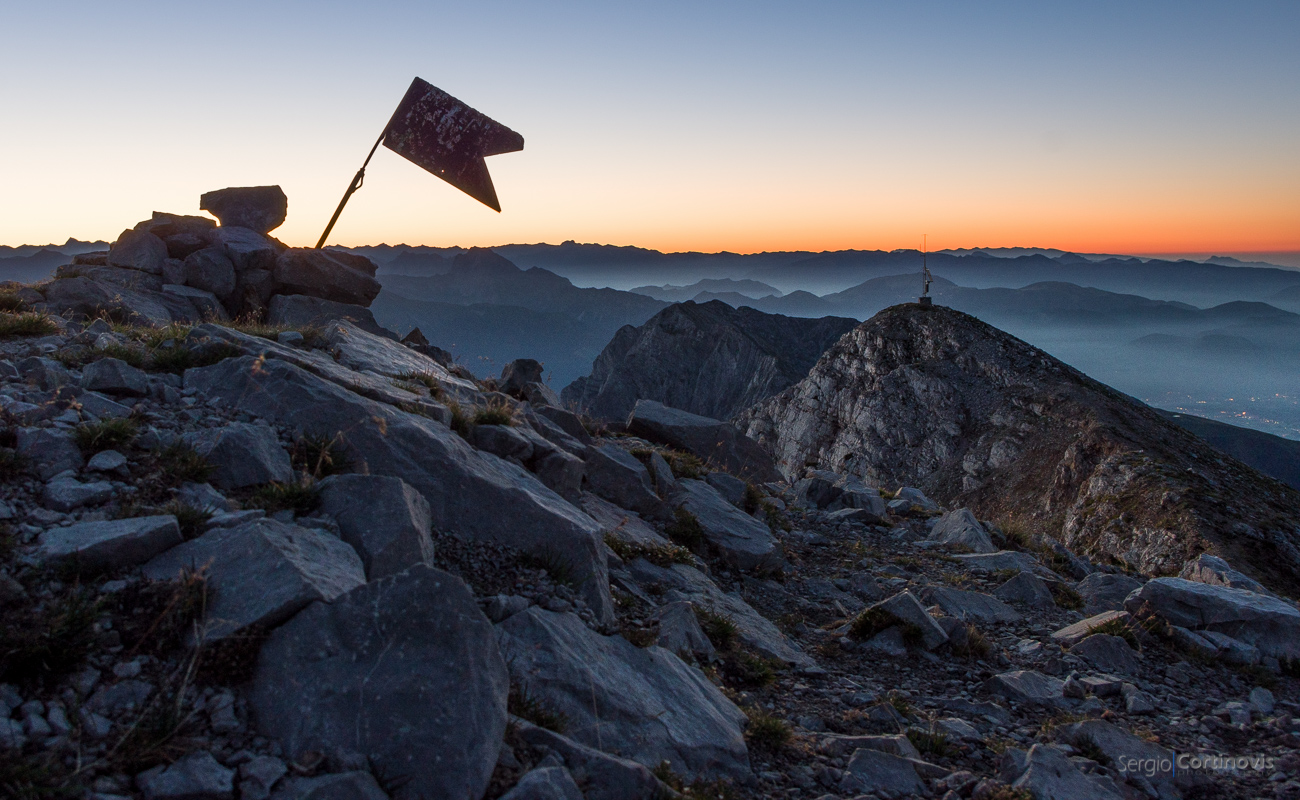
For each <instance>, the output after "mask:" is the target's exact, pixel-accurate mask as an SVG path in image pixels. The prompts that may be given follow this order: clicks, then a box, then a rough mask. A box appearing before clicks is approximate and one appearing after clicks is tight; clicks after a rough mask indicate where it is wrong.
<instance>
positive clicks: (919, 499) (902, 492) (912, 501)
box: [894, 486, 939, 511]
mask: <svg viewBox="0 0 1300 800" xmlns="http://www.w3.org/2000/svg"><path fill="white" fill-rule="evenodd" d="M894 499H895V500H902V501H904V502H905V503H907V504H908V505H909V506H919V507H920V508H922V509H923V510H925V511H938V510H939V504H938V503H936V502H934V501H933V500H931V499H930V498H928V497H926V496H925V492H923V491H921V490H920V489H917V488H916V487H914V486H904V487H902V488H901V489H899V490H898V494H896V495H894Z"/></svg>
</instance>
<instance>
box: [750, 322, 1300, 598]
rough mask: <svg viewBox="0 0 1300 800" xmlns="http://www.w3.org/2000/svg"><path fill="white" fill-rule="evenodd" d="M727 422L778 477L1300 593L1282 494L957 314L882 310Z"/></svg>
mask: <svg viewBox="0 0 1300 800" xmlns="http://www.w3.org/2000/svg"><path fill="white" fill-rule="evenodd" d="M741 419H742V424H743V425H744V426H745V427H746V430H747V433H748V434H749V435H750V436H751V437H753V438H756V439H758V440H759V441H761V442H763V443H764V444H765V445H766V446H768V447H769V448H770V449H771V450H772V451H773V452H774V453H775V455H776V459H777V463H778V467H779V468H780V469H781V470H782V472H783V473H784V474H786V475H787V476H789V477H792V478H797V477H799V476H800V475H802V474H803V471H804V470H805V469H806V468H807V467H809V466H815V467H818V468H822V469H830V470H834V471H837V472H844V473H848V474H853V475H857V476H859V477H861V478H862V479H863V480H865V481H866V482H867V483H869V484H874V485H886V486H889V485H914V486H917V487H919V488H921V489H923V490H924V491H925V492H926V493H927V494H928V495H929V496H931V497H934V498H936V499H939V500H941V501H942V502H944V503H949V504H953V505H958V506H970V507H971V508H973V509H974V510H975V511H976V512H977V513H978V514H980V515H982V516H983V517H986V518H989V519H994V520H998V521H999V522H1000V523H1001V524H1002V525H1003V527H1004V530H1008V529H1015V530H1020V529H1022V528H1023V529H1028V530H1031V531H1052V532H1056V531H1059V532H1060V533H1059V538H1060V539H1061V541H1062V542H1063V543H1064V544H1065V545H1067V546H1068V547H1070V548H1072V549H1073V550H1075V551H1076V552H1079V553H1086V554H1088V555H1089V556H1090V557H1092V558H1094V559H1096V560H1099V561H1101V562H1103V563H1111V564H1117V565H1122V566H1125V567H1127V568H1132V569H1137V570H1140V571H1142V572H1146V573H1152V574H1176V573H1177V572H1178V571H1179V569H1181V567H1182V565H1183V563H1185V562H1186V561H1188V560H1190V559H1192V558H1195V557H1196V556H1198V555H1200V554H1201V553H1211V554H1215V555H1219V556H1222V557H1224V558H1226V559H1228V560H1229V561H1230V562H1232V563H1233V564H1235V565H1237V566H1238V567H1240V568H1242V569H1244V570H1246V571H1247V572H1249V573H1250V574H1252V575H1253V576H1255V577H1256V578H1257V579H1258V580H1260V581H1261V582H1263V583H1265V584H1266V585H1269V586H1271V587H1273V588H1275V589H1282V590H1285V591H1287V592H1289V593H1294V592H1295V591H1296V590H1297V589H1298V588H1300V578H1298V577H1297V576H1298V575H1300V493H1297V492H1296V491H1295V490H1294V489H1291V488H1290V487H1287V486H1285V485H1283V484H1281V483H1279V482H1278V481H1276V480H1273V479H1271V478H1267V477H1265V476H1264V475H1262V474H1260V473H1259V472H1257V471H1255V470H1253V469H1251V468H1249V467H1247V466H1245V465H1244V464H1242V463H1240V462H1238V461H1236V460H1235V459H1232V458H1230V457H1228V456H1226V455H1224V454H1223V453H1221V452H1219V451H1217V450H1215V449H1214V448H1213V447H1210V446H1209V445H1208V444H1206V443H1205V442H1204V441H1202V440H1201V439H1198V438H1197V437H1196V436H1194V435H1192V434H1191V433H1189V432H1187V431H1186V430H1184V429H1182V428H1180V427H1178V426H1176V425H1174V424H1172V423H1170V422H1168V421H1166V420H1165V419H1164V418H1162V417H1161V416H1160V415H1159V414H1158V413H1156V412H1155V411H1154V410H1152V409H1151V408H1149V407H1148V406H1146V405H1145V404H1143V403H1140V402H1138V401H1136V400H1134V399H1133V398H1130V397H1127V396H1125V395H1123V394H1120V393H1119V392H1116V391H1115V390H1113V389H1111V388H1110V387H1108V386H1105V385H1103V384H1100V383H1098V382H1096V381H1094V380H1091V379H1090V378H1088V377H1087V376H1085V375H1083V374H1081V373H1079V372H1078V371H1077V370H1074V369H1072V368H1071V367H1069V366H1067V365H1066V364H1063V363H1061V362H1060V361H1058V360H1056V359H1054V358H1052V357H1051V356H1049V355H1048V354H1047V353H1044V352H1043V351H1041V350H1039V349H1037V348H1034V347H1032V346H1030V345H1028V344H1026V343H1024V342H1022V341H1020V340H1019V339H1016V338H1015V337H1013V336H1010V335H1008V334H1006V333H1004V332H1002V331H999V330H997V329H996V328H993V327H991V326H989V325H987V324H985V323H983V322H980V321H979V320H977V319H975V318H974V317H971V316H968V315H966V314H963V313H961V312H957V311H953V310H951V309H946V308H942V307H937V306H936V307H932V308H926V307H922V306H919V305H903V306H895V307H893V308H890V309H888V310H886V311H883V312H881V313H879V314H877V315H876V316H875V317H873V318H871V319H870V320H868V321H866V322H864V323H862V324H861V325H860V326H858V327H857V328H855V329H854V330H853V331H852V332H851V333H849V334H848V335H846V336H845V337H844V338H842V339H841V340H840V341H839V342H837V343H836V344H835V345H834V346H833V347H831V348H830V349H829V350H827V351H826V353H825V354H824V355H823V356H822V357H821V359H820V360H819V361H818V362H817V364H816V366H814V367H813V368H812V370H811V371H810V372H809V374H808V376H807V377H806V378H804V379H803V380H802V381H801V382H800V383H798V384H796V385H794V386H792V387H790V388H788V389H786V390H785V391H784V392H782V393H781V394H780V395H778V396H776V397H773V398H771V399H769V400H767V401H766V402H764V403H761V404H759V405H758V406H756V407H754V408H751V409H749V410H747V411H746V412H744V414H742V415H741Z"/></svg>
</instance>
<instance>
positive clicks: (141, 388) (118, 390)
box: [81, 358, 149, 397]
mask: <svg viewBox="0 0 1300 800" xmlns="http://www.w3.org/2000/svg"><path fill="white" fill-rule="evenodd" d="M81 387H82V388H83V389H87V390H89V391H92V392H104V393H105V394H112V395H118V396H126V397H144V396H145V395H147V394H149V376H148V375H147V374H145V372H144V370H140V369H136V368H135V367H133V366H131V365H130V364H128V363H126V362H125V361H122V360H120V359H116V358H101V359H100V360H98V361H92V362H91V363H89V364H87V365H86V366H85V368H84V369H82V371H81Z"/></svg>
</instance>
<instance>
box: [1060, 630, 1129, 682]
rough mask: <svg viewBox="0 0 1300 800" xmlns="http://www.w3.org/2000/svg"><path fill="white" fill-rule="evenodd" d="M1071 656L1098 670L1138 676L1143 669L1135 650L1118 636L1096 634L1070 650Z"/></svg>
mask: <svg viewBox="0 0 1300 800" xmlns="http://www.w3.org/2000/svg"><path fill="white" fill-rule="evenodd" d="M1070 653H1071V655H1076V656H1079V657H1080V658H1083V659H1084V660H1086V661H1088V663H1090V664H1092V665H1093V666H1095V667H1096V668H1097V669H1101V670H1105V671H1106V672H1118V673H1120V674H1122V675H1136V674H1137V673H1138V671H1139V669H1140V668H1141V665H1139V664H1138V660H1137V656H1136V655H1135V654H1134V653H1133V648H1131V647H1129V646H1128V642H1126V641H1124V640H1123V639H1121V638H1120V637H1118V636H1107V635H1106V634H1104V633H1094V634H1093V635H1091V636H1089V637H1087V638H1086V639H1084V640H1083V641H1081V642H1079V643H1078V644H1076V645H1075V646H1073V647H1071V648H1070Z"/></svg>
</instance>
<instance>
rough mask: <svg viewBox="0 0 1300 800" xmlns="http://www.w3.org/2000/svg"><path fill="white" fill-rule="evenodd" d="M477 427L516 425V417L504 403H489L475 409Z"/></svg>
mask: <svg viewBox="0 0 1300 800" xmlns="http://www.w3.org/2000/svg"><path fill="white" fill-rule="evenodd" d="M474 424H475V425H507V426H508V425H514V424H515V417H514V414H513V413H511V411H510V408H509V407H508V406H506V405H505V404H504V403H489V404H488V405H486V406H480V407H478V408H476V409H474Z"/></svg>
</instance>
